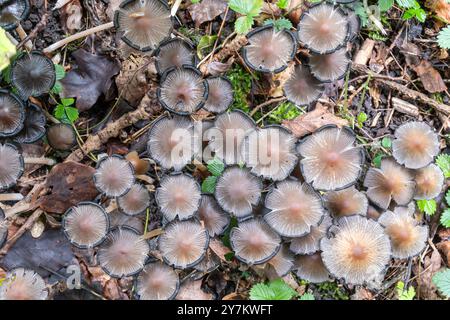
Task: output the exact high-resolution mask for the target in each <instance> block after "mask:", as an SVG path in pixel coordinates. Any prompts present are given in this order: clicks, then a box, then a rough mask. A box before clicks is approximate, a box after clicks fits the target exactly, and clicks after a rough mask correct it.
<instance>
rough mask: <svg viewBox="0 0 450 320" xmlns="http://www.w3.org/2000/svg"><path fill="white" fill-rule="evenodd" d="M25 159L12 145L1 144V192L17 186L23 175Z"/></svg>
mask: <svg viewBox="0 0 450 320" xmlns="http://www.w3.org/2000/svg"><path fill="white" fill-rule="evenodd" d="M23 168H24V163H23V157H22V155H21V154H20V153H19V151H18V150H17V148H16V147H15V146H13V145H12V144H8V143H7V144H0V190H2V189H7V188H9V187H11V186H12V185H14V184H16V182H17V180H18V179H19V178H20V176H21V175H22V173H23Z"/></svg>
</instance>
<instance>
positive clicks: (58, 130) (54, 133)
mask: <svg viewBox="0 0 450 320" xmlns="http://www.w3.org/2000/svg"><path fill="white" fill-rule="evenodd" d="M47 141H48V144H49V145H50V147H52V148H53V149H55V150H60V151H67V150H70V149H72V147H73V146H74V145H75V144H76V143H77V137H76V135H75V130H74V129H73V128H72V126H71V125H70V124H67V123H56V124H53V125H51V126H49V127H48V129H47Z"/></svg>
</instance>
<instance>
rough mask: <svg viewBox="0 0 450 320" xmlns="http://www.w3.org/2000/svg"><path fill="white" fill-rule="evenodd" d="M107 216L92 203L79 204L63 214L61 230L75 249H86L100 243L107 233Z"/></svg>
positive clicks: (108, 224) (100, 208) (98, 206)
mask: <svg viewBox="0 0 450 320" xmlns="http://www.w3.org/2000/svg"><path fill="white" fill-rule="evenodd" d="M109 226H110V223H109V216H108V214H107V213H106V211H105V209H103V207H101V206H100V205H98V204H96V203H93V202H80V203H78V204H77V205H76V206H73V207H71V208H69V209H68V210H67V211H66V213H65V214H64V217H63V220H62V228H63V230H64V234H65V235H66V237H67V239H69V241H70V242H71V243H72V244H73V245H74V246H76V247H77V248H81V249H87V248H93V247H95V246H98V245H99V244H100V243H102V242H103V241H104V240H105V238H106V235H107V234H108V232H109Z"/></svg>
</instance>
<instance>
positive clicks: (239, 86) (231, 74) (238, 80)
mask: <svg viewBox="0 0 450 320" xmlns="http://www.w3.org/2000/svg"><path fill="white" fill-rule="evenodd" d="M227 77H228V79H230V81H231V83H232V85H233V91H234V102H233V104H232V105H231V107H230V110H235V109H240V110H242V111H244V112H246V113H249V112H250V106H249V105H248V101H247V98H248V95H249V94H250V92H251V89H252V75H251V74H250V73H248V72H247V71H246V70H245V69H244V68H242V67H241V66H240V65H238V64H235V65H234V66H233V68H231V69H230V70H229V71H228V73H227Z"/></svg>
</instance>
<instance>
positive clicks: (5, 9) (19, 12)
mask: <svg viewBox="0 0 450 320" xmlns="http://www.w3.org/2000/svg"><path fill="white" fill-rule="evenodd" d="M29 13H30V2H29V0H9V1H8V0H6V1H5V0H3V1H1V3H0V27H2V28H3V29H5V30H6V31H10V30H14V29H15V28H16V27H17V25H18V24H19V22H20V21H23V20H25V19H26V18H27V17H28V14H29Z"/></svg>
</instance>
